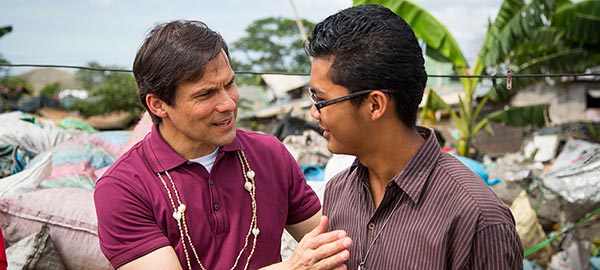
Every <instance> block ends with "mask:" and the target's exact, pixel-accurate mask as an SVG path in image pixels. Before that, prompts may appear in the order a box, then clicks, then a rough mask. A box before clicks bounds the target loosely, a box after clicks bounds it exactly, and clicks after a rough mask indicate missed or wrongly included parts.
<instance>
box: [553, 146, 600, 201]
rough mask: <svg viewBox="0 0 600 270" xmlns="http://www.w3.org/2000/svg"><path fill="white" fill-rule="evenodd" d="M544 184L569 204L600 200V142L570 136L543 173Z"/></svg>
mask: <svg viewBox="0 0 600 270" xmlns="http://www.w3.org/2000/svg"><path fill="white" fill-rule="evenodd" d="M542 179H543V180H544V186H545V187H546V188H548V189H550V190H552V191H553V192H555V193H557V194H559V195H560V196H561V197H563V199H565V200H566V201H568V202H570V203H576V204H585V205H594V204H598V203H600V144H595V143H590V142H586V141H582V140H576V139H571V140H569V141H567V143H566V144H565V146H564V148H563V151H562V152H561V153H560V154H559V155H558V157H557V158H556V160H555V161H554V166H553V168H552V170H551V171H549V172H548V173H546V174H544V175H542Z"/></svg>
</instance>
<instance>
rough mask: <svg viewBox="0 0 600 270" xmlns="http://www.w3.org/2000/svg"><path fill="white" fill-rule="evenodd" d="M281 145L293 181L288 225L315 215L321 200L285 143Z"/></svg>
mask: <svg viewBox="0 0 600 270" xmlns="http://www.w3.org/2000/svg"><path fill="white" fill-rule="evenodd" d="M280 145H281V156H282V162H283V164H282V165H284V166H285V167H284V168H286V169H287V171H288V174H289V178H290V181H291V182H290V186H289V187H290V188H289V189H288V198H289V204H288V205H289V209H288V216H287V222H286V225H292V224H297V223H300V222H302V221H304V220H307V219H309V218H310V217H312V216H314V215H315V214H316V213H317V212H319V210H321V202H320V201H319V197H318V196H317V194H316V193H315V192H314V191H313V189H312V188H311V187H310V186H309V185H308V183H307V182H306V179H305V178H304V174H303V173H302V170H301V169H300V167H299V166H298V163H297V162H296V160H295V159H294V157H292V155H291V154H290V153H289V152H288V151H287V149H286V148H285V146H284V145H283V144H280Z"/></svg>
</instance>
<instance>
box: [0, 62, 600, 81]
mask: <svg viewBox="0 0 600 270" xmlns="http://www.w3.org/2000/svg"><path fill="white" fill-rule="evenodd" d="M0 66H4V67H51V68H69V69H84V70H93V71H109V72H127V73H131V72H132V71H131V70H129V69H114V68H92V67H83V66H69V65H45V64H44V65H37V64H5V63H0ZM235 73H236V74H245V75H263V74H269V75H295V76H309V75H310V74H308V73H294V72H282V71H262V72H258V71H235ZM510 76H512V77H513V78H551V77H585V76H600V73H598V72H593V73H558V74H512V75H510ZM427 77H431V78H480V79H495V78H506V77H507V75H505V74H495V75H432V74H428V75H427Z"/></svg>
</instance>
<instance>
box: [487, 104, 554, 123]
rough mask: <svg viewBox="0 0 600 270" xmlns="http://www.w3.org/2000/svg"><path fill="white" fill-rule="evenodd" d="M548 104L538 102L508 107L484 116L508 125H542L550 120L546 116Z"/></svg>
mask: <svg viewBox="0 0 600 270" xmlns="http://www.w3.org/2000/svg"><path fill="white" fill-rule="evenodd" d="M549 106H550V104H538V105H529V106H520V107H510V108H507V109H505V110H498V111H495V112H492V113H490V114H488V115H487V116H486V118H487V119H489V120H490V121H493V122H501V123H505V124H507V125H510V126H517V127H525V126H531V127H532V128H537V127H543V126H545V125H546V123H548V122H550V117H549V116H548V107H549Z"/></svg>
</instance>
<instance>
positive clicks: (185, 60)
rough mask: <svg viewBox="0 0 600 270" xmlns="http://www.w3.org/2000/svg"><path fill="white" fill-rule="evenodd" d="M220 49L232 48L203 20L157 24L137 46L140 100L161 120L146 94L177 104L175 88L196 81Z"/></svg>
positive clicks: (135, 61)
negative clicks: (150, 107) (151, 107)
mask: <svg viewBox="0 0 600 270" xmlns="http://www.w3.org/2000/svg"><path fill="white" fill-rule="evenodd" d="M221 50H224V51H225V53H226V54H227V56H229V51H228V49H227V44H226V43H225V41H224V40H223V37H221V35H220V34H219V33H217V32H215V31H213V30H212V29H210V28H209V27H208V26H207V25H206V24H205V23H203V22H200V21H172V22H168V23H164V24H160V25H157V26H155V27H154V28H153V29H152V30H151V31H150V33H149V34H148V35H147V36H146V39H145V40H144V42H143V43H142V45H141V46H140V48H139V49H138V52H137V55H136V56H135V60H134V62H133V76H134V77H135V80H136V82H137V85H138V89H139V96H140V101H141V102H142V104H143V105H144V107H146V110H148V112H149V113H150V116H151V117H152V122H154V123H155V124H159V123H160V122H161V121H162V119H161V118H160V117H158V116H156V115H154V114H152V112H151V111H150V110H149V109H148V104H146V96H147V95H148V94H154V95H155V96H156V97H158V98H159V99H161V100H162V101H164V102H165V103H167V104H168V105H171V106H172V105H174V103H175V90H176V89H177V87H178V86H179V85H181V84H182V83H189V82H195V81H197V80H199V79H200V78H201V77H202V74H203V72H204V68H205V66H206V64H207V63H208V62H210V61H211V60H213V59H214V58H215V57H216V56H217V55H219V53H220V52H221Z"/></svg>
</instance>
